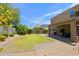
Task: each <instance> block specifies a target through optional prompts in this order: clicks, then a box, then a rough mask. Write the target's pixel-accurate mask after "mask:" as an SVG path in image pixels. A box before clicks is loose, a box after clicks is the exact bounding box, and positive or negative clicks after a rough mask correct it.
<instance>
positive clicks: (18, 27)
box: [16, 24, 27, 35]
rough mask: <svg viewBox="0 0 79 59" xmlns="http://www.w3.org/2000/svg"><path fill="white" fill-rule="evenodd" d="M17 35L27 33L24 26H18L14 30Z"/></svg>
mask: <svg viewBox="0 0 79 59" xmlns="http://www.w3.org/2000/svg"><path fill="white" fill-rule="evenodd" d="M16 31H17V34H19V35H25V34H26V33H27V27H26V26H25V25H21V24H20V25H18V26H17V28H16Z"/></svg>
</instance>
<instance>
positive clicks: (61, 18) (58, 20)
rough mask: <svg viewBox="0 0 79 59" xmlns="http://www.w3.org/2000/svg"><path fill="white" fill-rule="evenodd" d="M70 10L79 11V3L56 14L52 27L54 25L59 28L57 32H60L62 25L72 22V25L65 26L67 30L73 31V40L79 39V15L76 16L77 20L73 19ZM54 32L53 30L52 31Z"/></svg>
mask: <svg viewBox="0 0 79 59" xmlns="http://www.w3.org/2000/svg"><path fill="white" fill-rule="evenodd" d="M69 10H75V11H79V4H78V5H76V6H74V7H72V8H70V9H68V10H66V11H64V12H63V13H61V14H59V15H57V16H55V17H54V18H52V19H51V25H52V26H51V29H52V28H53V27H56V28H57V32H58V33H59V30H60V28H61V26H62V25H67V24H70V26H67V27H65V29H66V32H70V33H71V40H72V41H77V40H79V39H77V28H76V23H77V22H78V23H79V17H75V20H72V19H73V18H71V17H70V15H69ZM51 33H52V31H51Z"/></svg>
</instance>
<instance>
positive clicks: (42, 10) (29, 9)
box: [12, 3, 75, 27]
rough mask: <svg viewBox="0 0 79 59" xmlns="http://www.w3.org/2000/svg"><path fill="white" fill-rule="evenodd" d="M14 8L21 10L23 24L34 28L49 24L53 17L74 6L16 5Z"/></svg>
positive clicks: (63, 4) (51, 4) (59, 4)
mask: <svg viewBox="0 0 79 59" xmlns="http://www.w3.org/2000/svg"><path fill="white" fill-rule="evenodd" d="M12 5H13V7H15V8H16V7H17V8H19V9H20V11H21V13H20V15H21V24H25V25H27V26H28V27H34V26H36V25H40V24H49V23H50V20H51V18H52V17H54V16H56V15H57V14H59V13H61V12H63V11H64V10H66V9H67V8H69V7H71V6H74V5H75V4H73V3H14V4H12Z"/></svg>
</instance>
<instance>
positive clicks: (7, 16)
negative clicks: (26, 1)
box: [0, 3, 20, 26]
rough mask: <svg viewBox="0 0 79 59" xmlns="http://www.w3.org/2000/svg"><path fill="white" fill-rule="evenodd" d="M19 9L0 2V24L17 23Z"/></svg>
mask: <svg viewBox="0 0 79 59" xmlns="http://www.w3.org/2000/svg"><path fill="white" fill-rule="evenodd" d="M19 13H20V11H19V9H17V8H13V7H12V6H11V5H10V4H4V3H0V25H7V26H9V25H13V26H14V25H17V24H18V23H19V20H20V14H19Z"/></svg>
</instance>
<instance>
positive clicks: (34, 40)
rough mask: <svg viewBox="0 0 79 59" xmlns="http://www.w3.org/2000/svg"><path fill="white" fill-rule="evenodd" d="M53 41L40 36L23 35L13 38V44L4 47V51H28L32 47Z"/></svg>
mask: <svg viewBox="0 0 79 59" xmlns="http://www.w3.org/2000/svg"><path fill="white" fill-rule="evenodd" d="M52 41H53V40H51V39H49V38H47V37H44V36H40V35H38V34H30V35H24V36H20V37H18V38H15V40H14V41H13V42H11V43H10V45H7V46H6V47H4V49H3V50H4V51H11V52H12V51H19V50H28V49H32V48H33V47H34V46H36V45H38V44H41V43H46V42H52Z"/></svg>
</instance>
